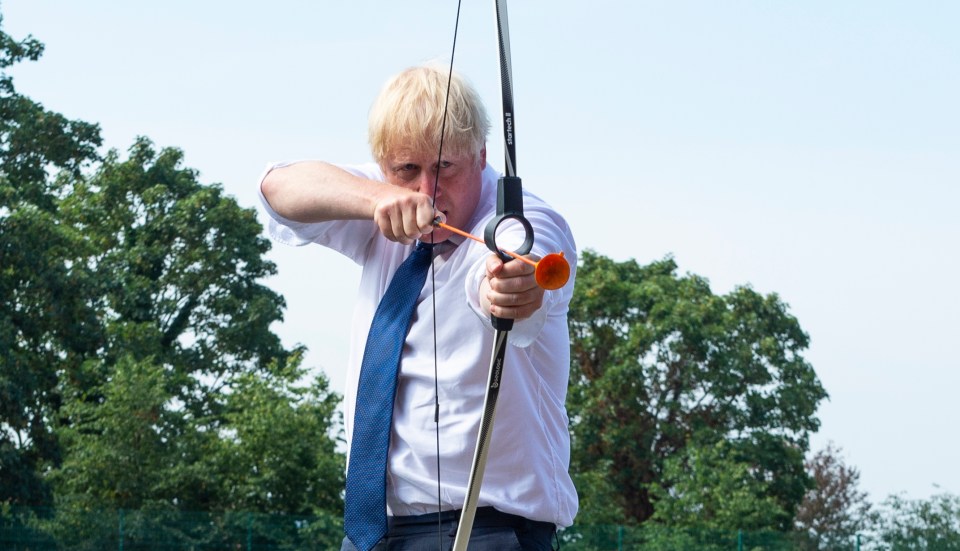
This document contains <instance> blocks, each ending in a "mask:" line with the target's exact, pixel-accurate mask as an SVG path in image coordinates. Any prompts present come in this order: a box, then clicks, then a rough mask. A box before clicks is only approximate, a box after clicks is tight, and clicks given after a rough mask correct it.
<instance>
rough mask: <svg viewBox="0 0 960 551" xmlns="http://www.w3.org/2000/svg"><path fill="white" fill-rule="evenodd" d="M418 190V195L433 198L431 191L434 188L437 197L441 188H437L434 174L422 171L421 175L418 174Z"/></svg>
mask: <svg viewBox="0 0 960 551" xmlns="http://www.w3.org/2000/svg"><path fill="white" fill-rule="evenodd" d="M419 188H420V189H419V191H420V193H423V194H424V195H429V196H430V197H433V196H434V191H433V190H434V188H436V190H437V195H439V194H440V189H441V188H440V187H437V175H436V173H434V172H432V171H429V170H424V171H423V173H421V174H420V182H419Z"/></svg>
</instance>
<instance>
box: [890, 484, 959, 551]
mask: <svg viewBox="0 0 960 551" xmlns="http://www.w3.org/2000/svg"><path fill="white" fill-rule="evenodd" d="M874 531H875V532H876V533H877V540H878V541H877V544H878V545H877V547H878V549H881V550H889V551H960V496H955V495H951V494H940V495H935V496H933V497H931V498H930V499H928V500H913V501H912V500H908V499H905V498H903V497H902V496H897V495H893V496H890V497H889V498H887V500H886V501H884V503H883V505H882V507H881V509H880V511H879V514H878V515H877V518H876V521H875V526H874Z"/></svg>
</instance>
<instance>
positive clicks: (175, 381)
mask: <svg viewBox="0 0 960 551" xmlns="http://www.w3.org/2000/svg"><path fill="white" fill-rule="evenodd" d="M42 51H43V47H42V45H41V44H40V43H39V42H38V41H36V40H34V39H33V38H30V37H28V38H27V39H25V40H22V41H19V42H18V41H15V40H13V39H12V38H10V37H9V36H7V35H6V34H3V33H0V70H2V69H5V68H6V67H9V66H10V65H12V64H14V63H16V62H19V61H21V60H25V59H33V60H35V59H37V58H38V57H39V56H40V54H41V53H42ZM99 145H100V137H99V129H98V127H97V126H96V125H95V124H90V123H85V122H82V121H71V120H68V119H66V118H65V117H63V116H62V115H60V114H57V113H53V112H50V111H47V110H45V109H44V108H43V107H42V106H41V105H40V104H38V103H36V102H34V101H32V100H30V99H29V98H26V97H24V96H21V95H19V94H18V93H17V92H16V90H15V88H14V86H13V81H12V79H11V78H10V77H9V76H8V75H7V74H6V73H0V297H2V300H3V304H4V307H3V309H2V310H0V503H6V504H11V503H12V504H32V505H42V504H47V505H49V504H52V503H56V504H57V505H59V506H60V507H61V509H60V510H61V514H58V515H57V516H56V518H55V519H54V520H50V521H49V523H52V524H49V526H48V528H49V530H48V532H50V533H54V532H57V530H59V532H58V533H59V534H60V536H64V537H66V536H69V535H73V536H75V537H82V534H83V533H84V530H96V527H95V526H92V525H88V524H85V523H84V521H83V520H82V519H81V517H80V516H77V515H80V513H79V512H82V511H85V510H91V509H123V510H129V509H137V510H142V511H148V512H156V513H158V514H160V513H170V512H172V511H179V510H185V509H187V510H234V509H239V508H248V509H253V510H263V511H269V512H275V513H287V514H299V515H314V516H316V517H317V518H318V519H320V520H318V521H317V522H320V523H321V524H324V525H329V524H330V522H329V521H328V520H324V519H327V518H328V516H329V515H333V516H334V518H335V517H338V516H339V515H340V514H341V511H342V505H341V498H340V491H341V489H342V487H343V474H342V473H343V456H342V454H340V453H338V452H337V451H336V444H337V438H338V437H339V434H338V433H337V431H338V430H339V426H340V424H339V419H338V417H337V413H336V411H335V410H336V405H337V403H338V400H339V398H338V396H336V395H335V394H334V393H332V392H330V390H329V388H328V385H327V381H326V379H325V378H324V377H318V378H316V379H315V380H312V381H309V380H307V373H306V371H305V369H303V368H302V367H301V365H300V359H301V354H300V351H299V350H287V349H286V348H285V347H284V346H283V345H282V344H281V342H280V339H279V338H278V337H277V335H276V334H275V333H273V331H271V329H270V326H271V325H272V324H273V323H274V322H276V321H279V320H280V319H282V310H283V306H284V303H283V299H282V297H280V296H279V295H277V294H276V293H275V292H273V291H272V290H270V289H268V288H267V287H265V286H264V285H263V284H262V283H261V282H262V281H263V279H264V278H266V277H268V276H270V275H272V274H273V273H274V272H275V266H274V265H273V264H272V263H270V262H269V261H267V260H266V259H265V258H264V255H265V253H266V252H267V251H268V249H269V246H270V245H269V242H268V241H267V240H266V239H265V238H264V237H263V236H262V235H261V234H262V228H261V227H260V225H259V223H258V222H257V220H256V216H255V213H254V211H253V210H252V209H243V208H241V207H240V206H239V205H237V203H236V201H234V200H233V199H232V198H230V197H227V196H226V195H224V193H223V190H222V188H221V187H220V186H219V185H207V184H202V183H201V182H199V181H198V174H197V172H196V171H194V170H191V169H188V168H184V167H183V166H182V159H183V154H182V153H181V152H180V151H178V150H176V149H173V148H167V149H162V150H160V151H156V150H155V149H154V147H153V146H152V144H151V143H150V142H149V140H147V139H145V138H140V139H138V140H137V141H136V142H135V143H134V144H133V145H132V147H131V148H130V150H129V155H128V157H127V158H126V159H122V158H121V157H120V155H119V154H118V153H117V152H115V151H111V152H109V153H108V154H107V155H106V157H104V158H102V159H101V158H100V157H99V156H98V154H97V147H98V146H99ZM91 168H92V170H91ZM71 511H73V512H77V513H71ZM44 522H47V521H44ZM145 522H146V521H145ZM151 522H153V521H151ZM334 524H335V522H334ZM298 526H299V527H298V528H297V529H298V530H300V529H301V528H303V526H306V524H304V523H301V524H300V525H298ZM51 531H52V532H51ZM58 537H59V536H58ZM191 537H192V536H191ZM79 541H82V540H79Z"/></svg>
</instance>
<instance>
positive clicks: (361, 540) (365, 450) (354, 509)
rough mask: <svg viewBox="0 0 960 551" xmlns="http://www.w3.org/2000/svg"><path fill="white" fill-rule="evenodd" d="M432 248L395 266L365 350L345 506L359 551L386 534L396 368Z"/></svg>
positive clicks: (350, 532) (350, 533)
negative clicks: (388, 472)
mask: <svg viewBox="0 0 960 551" xmlns="http://www.w3.org/2000/svg"><path fill="white" fill-rule="evenodd" d="M432 248H433V245H431V244H429V243H418V244H417V248H416V249H414V251H413V252H412V253H411V254H410V256H409V257H407V259H406V260H405V261H404V262H403V264H401V265H400V267H399V268H398V269H397V272H396V273H395V274H394V275H393V279H392V280H390V285H389V286H388V287H387V292H386V293H385V294H384V295H383V298H382V299H380V305H379V306H377V312H376V314H374V316H373V322H372V323H371V324H370V333H369V334H368V335H367V344H366V347H365V348H364V350H363V362H362V363H361V364H360V384H359V387H358V389H357V406H356V412H355V415H354V419H353V440H352V441H351V444H350V466H349V467H348V468H347V495H346V508H345V510H344V528H345V530H346V533H347V537H349V538H350V541H352V542H353V544H354V545H356V546H357V548H358V549H359V550H360V551H369V549H371V548H373V546H374V545H376V543H377V542H378V541H380V539H381V538H383V536H385V535H386V534H387V493H386V492H387V490H386V482H387V479H386V476H387V475H386V472H387V449H388V447H389V446H390V423H391V420H392V418H393V401H394V397H395V396H396V393H397V371H398V370H399V367H400V353H401V351H402V350H403V342H404V341H405V340H406V339H407V332H408V331H409V329H410V318H411V316H412V315H413V310H414V307H415V306H416V304H417V297H419V296H420V290H421V289H422V288H423V283H424V281H425V280H426V279H427V270H428V269H429V268H430V261H431V257H432V252H431V249H432Z"/></svg>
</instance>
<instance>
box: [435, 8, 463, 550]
mask: <svg viewBox="0 0 960 551" xmlns="http://www.w3.org/2000/svg"><path fill="white" fill-rule="evenodd" d="M461 4H462V0H457V17H456V19H455V20H454V24H453V47H452V48H451V49H450V69H449V70H448V72H447V92H446V97H445V98H444V100H443V118H442V119H441V123H440V144H439V146H438V147H437V169H436V170H437V172H436V176H435V177H434V181H433V205H434V209H436V205H437V190H438V189H439V188H440V167H441V163H442V162H443V138H444V136H445V135H446V133H447V107H448V105H449V103H450V84H451V82H452V81H453V58H454V54H456V52H457V32H458V31H459V29H460V6H461ZM430 243H431V244H434V245H435V243H434V234H433V232H430ZM432 254H433V256H434V258H433V259H431V262H430V285H431V293H430V294H431V299H432V307H433V399H434V411H433V423H434V427H435V429H436V430H435V431H434V434H435V435H436V443H437V549H438V550H439V549H443V521H442V519H443V516H442V514H441V513H443V498H442V494H441V492H442V489H441V485H440V382H439V373H440V370H439V368H438V363H439V362H438V360H437V357H438V354H437V280H436V272H435V267H434V264H433V260H435V259H436V255H437V250H436V247H434V248H433V251H432Z"/></svg>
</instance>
